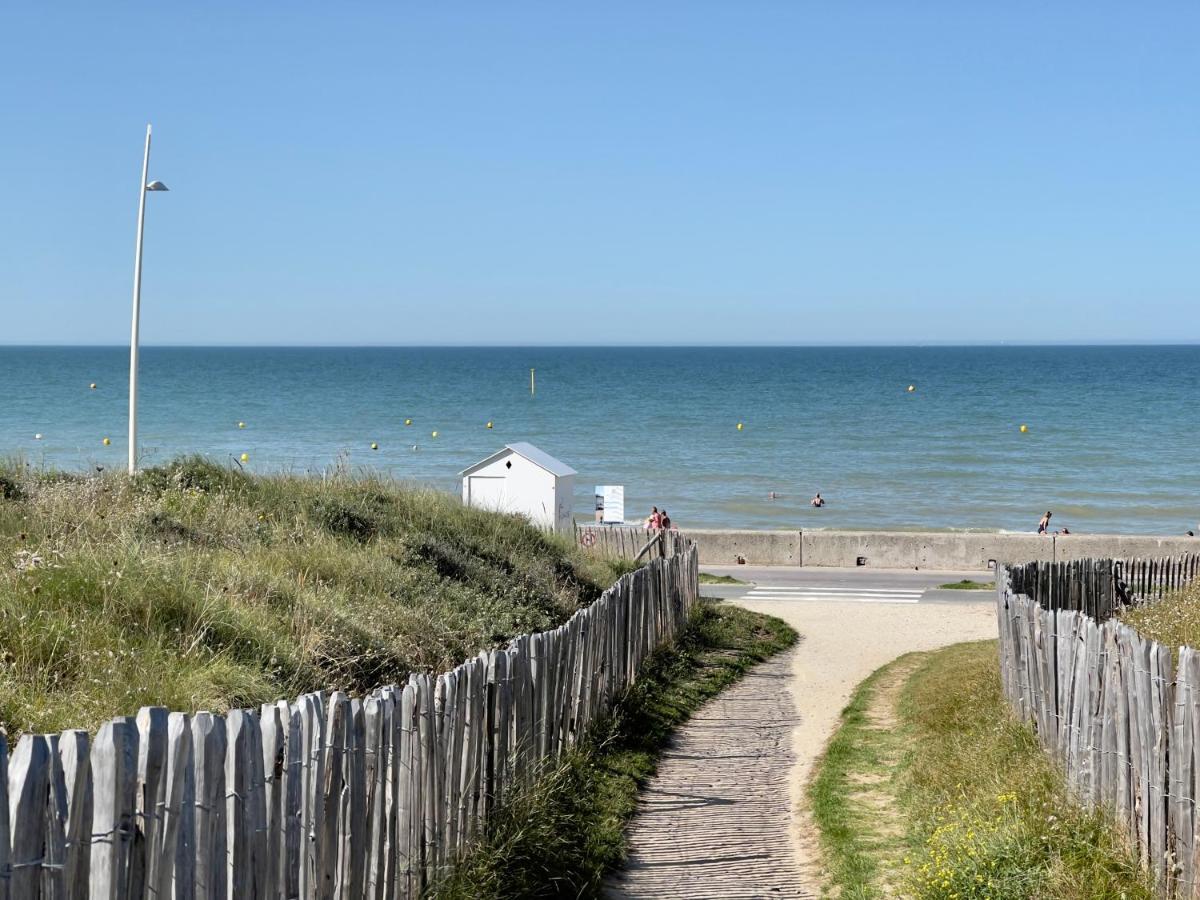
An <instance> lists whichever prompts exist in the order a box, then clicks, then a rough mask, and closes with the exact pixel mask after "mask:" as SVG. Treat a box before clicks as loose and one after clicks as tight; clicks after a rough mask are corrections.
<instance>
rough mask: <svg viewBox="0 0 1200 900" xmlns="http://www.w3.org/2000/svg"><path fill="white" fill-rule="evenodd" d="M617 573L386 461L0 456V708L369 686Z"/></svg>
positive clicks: (528, 626)
mask: <svg viewBox="0 0 1200 900" xmlns="http://www.w3.org/2000/svg"><path fill="white" fill-rule="evenodd" d="M618 574H619V572H618V571H616V570H615V568H614V567H613V565H612V564H609V563H605V562H602V561H597V560H593V559H591V558H589V557H586V556H584V555H582V554H581V553H580V552H579V551H578V550H577V549H576V548H575V547H574V546H573V545H572V544H571V543H570V542H568V541H566V540H564V539H561V538H557V537H555V536H553V535H549V534H546V533H544V532H541V531H538V530H536V529H534V528H532V527H530V526H529V525H528V524H526V523H525V522H524V521H523V520H521V519H519V518H517V517H515V516H504V515H497V514H492V513H486V512H482V511H478V510H471V509H465V508H463V507H462V506H461V505H460V504H459V503H458V501H457V500H456V499H455V498H453V497H451V496H449V495H446V494H441V493H438V492H434V491H429V490H420V489H413V488H408V487H404V486H401V485H399V484H397V483H395V482H393V481H390V480H388V479H385V478H381V477H371V476H365V477H350V476H349V475H346V474H333V475H331V476H327V477H323V478H322V477H298V476H277V477H258V476H250V475H247V474H245V473H243V472H241V471H239V470H236V469H232V470H231V469H229V468H225V467H222V466H219V465H216V464H214V463H212V462H208V461H206V460H204V459H201V458H197V457H192V458H186V459H180V460H177V461H175V462H173V463H171V464H169V465H165V466H160V467H157V468H154V469H149V470H146V471H144V472H142V473H140V474H139V475H137V476H136V477H134V478H128V477H125V476H123V475H120V476H118V475H101V476H81V475H73V474H66V473H58V472H38V471H33V470H30V469H29V468H28V467H27V466H24V465H20V464H16V463H9V464H5V465H3V466H0V725H3V727H5V728H6V729H8V730H9V732H10V734H11V733H13V732H20V731H26V730H37V731H50V730H58V729H61V728H66V727H94V726H95V725H97V724H98V723H99V722H101V721H102V720H104V719H105V718H107V717H110V716H113V715H119V714H128V713H132V712H134V711H136V709H137V708H138V707H139V706H142V705H146V704H161V705H165V706H168V707H170V708H172V709H179V710H189V709H199V708H203V709H212V710H215V711H222V710H225V709H227V708H230V707H235V706H242V705H249V704H255V703H259V702H263V701H266V700H270V699H274V698H279V697H291V696H294V695H296V694H299V693H301V692H303V691H307V690H314V689H318V688H332V687H337V688H342V689H346V690H352V691H363V690H367V689H370V688H372V687H374V686H376V685H378V684H381V683H386V682H389V681H399V680H401V679H403V678H405V677H406V676H407V674H408V673H409V672H411V671H417V670H433V671H440V670H443V669H446V668H449V667H451V666H453V665H455V664H457V663H458V662H460V661H461V660H462V659H464V658H465V657H467V656H469V655H471V654H473V653H475V652H478V651H479V650H480V649H483V648H485V647H488V646H493V645H497V644H500V643H502V642H504V641H506V640H507V639H508V638H510V637H512V636H513V635H515V634H519V633H521V632H525V631H533V630H539V629H544V628H548V627H553V626H555V625H557V624H559V623H561V622H562V621H564V620H565V619H567V618H568V617H569V616H570V615H571V614H572V613H573V612H574V611H575V610H576V609H578V608H579V607H580V606H583V605H586V604H588V603H590V602H592V600H594V599H595V598H596V597H597V596H599V594H600V593H601V591H602V590H603V589H604V588H605V587H607V586H608V585H609V584H611V583H612V581H613V580H614V579H615V577H616V576H617V575H618Z"/></svg>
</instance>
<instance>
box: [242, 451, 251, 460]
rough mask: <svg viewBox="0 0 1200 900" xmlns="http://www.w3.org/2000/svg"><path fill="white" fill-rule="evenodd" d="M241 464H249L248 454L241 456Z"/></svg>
mask: <svg viewBox="0 0 1200 900" xmlns="http://www.w3.org/2000/svg"><path fill="white" fill-rule="evenodd" d="M242 462H250V454H249V453H243V454H242Z"/></svg>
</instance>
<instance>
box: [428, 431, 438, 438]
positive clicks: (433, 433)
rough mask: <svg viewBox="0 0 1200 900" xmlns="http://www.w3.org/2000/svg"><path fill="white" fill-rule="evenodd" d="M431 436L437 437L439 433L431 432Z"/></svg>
mask: <svg viewBox="0 0 1200 900" xmlns="http://www.w3.org/2000/svg"><path fill="white" fill-rule="evenodd" d="M429 436H430V437H437V432H436V431H431V432H430V433H429Z"/></svg>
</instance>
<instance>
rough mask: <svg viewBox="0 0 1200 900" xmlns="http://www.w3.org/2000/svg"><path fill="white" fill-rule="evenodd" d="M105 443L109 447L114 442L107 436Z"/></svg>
mask: <svg viewBox="0 0 1200 900" xmlns="http://www.w3.org/2000/svg"><path fill="white" fill-rule="evenodd" d="M103 443H104V446H105V447H107V446H108V445H109V444H111V443H112V441H110V440H109V439H108V438H105V439H104V442H103Z"/></svg>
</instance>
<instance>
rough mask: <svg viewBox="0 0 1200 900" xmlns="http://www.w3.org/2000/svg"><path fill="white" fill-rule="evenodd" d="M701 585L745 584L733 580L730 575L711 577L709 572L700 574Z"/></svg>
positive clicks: (735, 579) (738, 580) (736, 579)
mask: <svg viewBox="0 0 1200 900" xmlns="http://www.w3.org/2000/svg"><path fill="white" fill-rule="evenodd" d="M700 583H701V584H745V583H746V582H744V581H742V580H740V579H738V578H734V577H733V576H732V575H713V574H712V573H711V572H701V573H700Z"/></svg>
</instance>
